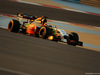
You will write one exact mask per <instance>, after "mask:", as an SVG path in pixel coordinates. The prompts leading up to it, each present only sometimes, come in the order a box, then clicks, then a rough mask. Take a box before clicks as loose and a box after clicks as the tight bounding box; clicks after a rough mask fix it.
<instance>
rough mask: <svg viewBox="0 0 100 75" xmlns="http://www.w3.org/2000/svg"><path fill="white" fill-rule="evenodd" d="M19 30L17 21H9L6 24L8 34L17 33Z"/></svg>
mask: <svg viewBox="0 0 100 75" xmlns="http://www.w3.org/2000/svg"><path fill="white" fill-rule="evenodd" d="M19 29H20V23H19V21H17V20H10V22H9V24H8V31H10V32H16V33H17V32H18V31H19Z"/></svg>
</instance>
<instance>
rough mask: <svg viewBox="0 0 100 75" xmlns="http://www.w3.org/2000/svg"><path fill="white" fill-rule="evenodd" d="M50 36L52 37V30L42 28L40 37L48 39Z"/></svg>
mask: <svg viewBox="0 0 100 75" xmlns="http://www.w3.org/2000/svg"><path fill="white" fill-rule="evenodd" d="M49 35H51V29H50V28H49V27H41V29H40V31H39V37H40V38H44V39H46V38H48V36H49Z"/></svg>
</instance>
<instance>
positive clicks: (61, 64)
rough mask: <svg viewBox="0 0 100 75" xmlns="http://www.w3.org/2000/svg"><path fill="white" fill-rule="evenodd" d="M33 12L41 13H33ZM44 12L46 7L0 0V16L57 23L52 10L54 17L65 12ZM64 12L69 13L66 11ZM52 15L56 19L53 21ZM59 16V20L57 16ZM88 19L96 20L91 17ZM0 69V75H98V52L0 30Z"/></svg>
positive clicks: (99, 71) (99, 66) (99, 65)
mask: <svg viewBox="0 0 100 75" xmlns="http://www.w3.org/2000/svg"><path fill="white" fill-rule="evenodd" d="M4 2H5V4H4ZM29 7H33V8H29ZM23 8H26V9H23ZM34 8H35V9H34ZM36 8H40V9H37V11H35V10H36ZM33 9H34V11H33ZM45 9H47V7H43V8H41V7H40V6H32V5H28V4H23V3H22V4H21V3H15V2H9V1H7V0H3V1H1V0H0V13H7V14H16V13H17V12H22V11H23V12H24V13H28V14H35V15H39V16H41V15H45V14H46V15H48V16H49V17H51V19H54V18H55V19H59V17H58V16H57V15H55V14H50V13H51V12H52V11H51V10H55V11H54V12H56V13H57V11H61V12H63V11H65V10H58V9H53V8H48V9H47V11H46V12H44V13H43V11H42V10H45ZM50 9H51V10H50ZM38 11H41V12H42V13H41V12H38ZM49 11H51V12H49ZM65 12H67V13H68V12H69V11H65ZM65 12H63V13H65ZM71 13H73V12H71ZM74 14H81V13H74ZM53 15H54V16H55V17H52V16H53ZM58 15H59V16H60V14H59V13H58ZM81 15H85V14H81ZM87 16H91V17H98V16H93V15H87ZM56 17H57V18H56ZM83 17H84V16H83ZM60 18H61V17H60ZM62 19H63V18H62ZM59 20H60V19H59ZM0 68H1V69H0V75H18V74H17V73H12V72H8V71H6V70H4V69H2V68H5V69H10V70H14V71H19V72H23V73H28V74H32V75H85V73H100V52H96V51H91V50H88V49H83V48H78V47H74V46H70V45H64V44H60V43H57V42H53V41H49V40H44V39H40V38H35V37H31V36H27V35H23V34H18V33H11V32H8V30H5V29H1V28H0Z"/></svg>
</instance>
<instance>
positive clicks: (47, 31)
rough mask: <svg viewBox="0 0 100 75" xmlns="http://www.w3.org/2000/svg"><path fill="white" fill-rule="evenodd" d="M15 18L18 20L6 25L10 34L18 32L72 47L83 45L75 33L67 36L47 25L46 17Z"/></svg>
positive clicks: (19, 15) (20, 16)
mask: <svg viewBox="0 0 100 75" xmlns="http://www.w3.org/2000/svg"><path fill="white" fill-rule="evenodd" d="M17 17H18V19H13V20H10V22H9V24H8V30H9V31H10V32H16V33H17V32H20V33H23V34H27V35H33V36H36V37H40V38H44V39H49V40H53V41H61V42H65V43H67V44H69V45H74V46H76V45H80V46H82V45H83V43H82V42H80V41H79V36H78V34H77V33H75V32H72V33H70V34H68V33H66V32H65V31H64V30H62V29H58V28H56V27H53V26H52V25H48V24H47V23H46V22H47V17H45V16H42V17H37V16H32V15H26V14H22V13H18V14H17ZM22 20H24V21H22ZM21 23H22V24H21Z"/></svg>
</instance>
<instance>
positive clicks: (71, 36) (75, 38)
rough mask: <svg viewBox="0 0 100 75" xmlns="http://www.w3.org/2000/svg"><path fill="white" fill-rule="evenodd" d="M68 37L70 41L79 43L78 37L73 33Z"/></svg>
mask: <svg viewBox="0 0 100 75" xmlns="http://www.w3.org/2000/svg"><path fill="white" fill-rule="evenodd" d="M69 37H70V40H74V41H76V42H78V41H79V36H78V34H77V33H75V32H71V33H70V34H69Z"/></svg>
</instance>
